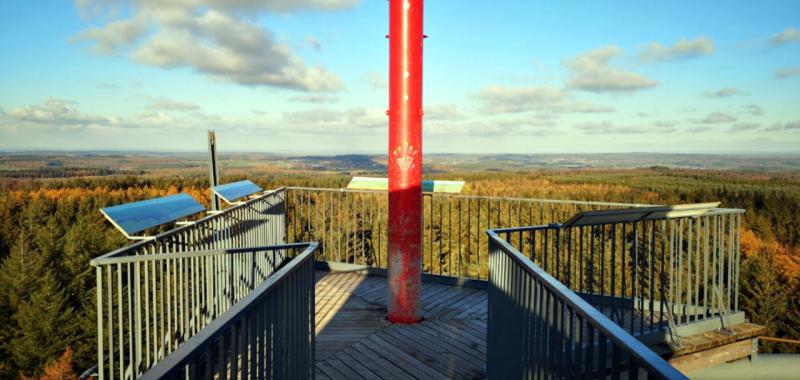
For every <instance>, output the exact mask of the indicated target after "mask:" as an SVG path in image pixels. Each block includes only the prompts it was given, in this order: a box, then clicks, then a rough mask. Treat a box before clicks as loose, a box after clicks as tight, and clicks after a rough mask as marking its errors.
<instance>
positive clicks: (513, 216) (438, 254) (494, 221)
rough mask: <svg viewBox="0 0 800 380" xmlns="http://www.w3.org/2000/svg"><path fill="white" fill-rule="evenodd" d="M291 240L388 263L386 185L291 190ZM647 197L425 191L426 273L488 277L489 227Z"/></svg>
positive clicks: (332, 255) (549, 219) (325, 257)
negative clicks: (604, 198) (534, 196)
mask: <svg viewBox="0 0 800 380" xmlns="http://www.w3.org/2000/svg"><path fill="white" fill-rule="evenodd" d="M286 204H287V206H286V207H287V208H286V217H287V229H286V233H287V235H288V240H287V241H319V242H320V251H319V253H318V254H317V260H320V261H332V262H343V263H353V264H361V265H367V266H371V267H376V268H386V265H387V261H386V260H387V259H386V255H387V249H388V248H387V227H386V226H387V223H386V221H387V218H388V193H387V192H386V191H369V190H347V189H320V188H309V187H289V188H287V189H286ZM636 206H643V205H641V204H627V203H610V202H587V201H569V200H550V199H527V198H509V197H487V196H475V195H449V194H436V193H425V194H424V196H423V247H422V248H423V250H422V267H423V271H424V272H425V273H429V274H434V275H441V276H449V277H461V278H470V279H479V280H485V279H486V278H487V274H488V265H487V263H488V257H489V256H488V252H489V244H488V241H487V239H486V236H485V235H484V231H485V230H487V229H490V228H500V227H512V226H522V225H535V224H549V223H555V222H560V221H564V220H567V219H568V218H569V217H571V216H572V215H574V214H575V213H577V212H580V211H590V210H603V209H616V208H624V207H636Z"/></svg>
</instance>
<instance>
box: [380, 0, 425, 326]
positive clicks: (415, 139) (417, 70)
mask: <svg viewBox="0 0 800 380" xmlns="http://www.w3.org/2000/svg"><path fill="white" fill-rule="evenodd" d="M422 4H423V0H389V110H388V111H387V114H388V115H389V254H388V263H387V265H388V281H389V297H388V301H389V302H388V316H387V317H388V319H389V321H391V322H398V323H416V322H419V320H420V313H419V309H420V302H419V297H420V282H421V280H422V267H421V266H422V263H421V260H420V258H421V253H422V226H421V222H422V40H423V38H424V36H423V34H422V8H423V6H422Z"/></svg>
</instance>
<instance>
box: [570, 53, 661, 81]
mask: <svg viewBox="0 0 800 380" xmlns="http://www.w3.org/2000/svg"><path fill="white" fill-rule="evenodd" d="M621 54H622V49H621V48H620V47H618V46H604V47H600V48H597V49H594V50H592V51H590V52H588V53H583V54H580V55H578V56H577V57H575V58H573V59H570V60H567V61H565V62H564V65H565V66H566V67H567V69H568V70H569V71H570V72H571V74H572V78H571V79H570V80H569V81H568V82H567V85H568V86H569V87H572V88H577V89H581V90H586V91H594V92H631V91H636V90H643V89H647V88H652V87H655V86H656V85H658V82H656V81H654V80H651V79H649V78H647V77H645V76H644V75H641V74H637V73H633V72H627V71H623V70H621V69H618V68H616V67H613V66H611V63H610V61H611V60H612V59H614V58H616V57H618V56H620V55H621Z"/></svg>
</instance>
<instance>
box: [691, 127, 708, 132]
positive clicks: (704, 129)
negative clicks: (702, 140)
mask: <svg viewBox="0 0 800 380" xmlns="http://www.w3.org/2000/svg"><path fill="white" fill-rule="evenodd" d="M711 129H712V128H711V127H692V128H689V129H687V130H686V131H687V132H691V133H702V132H710V131H711Z"/></svg>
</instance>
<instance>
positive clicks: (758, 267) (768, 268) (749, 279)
mask: <svg viewBox="0 0 800 380" xmlns="http://www.w3.org/2000/svg"><path fill="white" fill-rule="evenodd" d="M740 288H741V292H742V294H741V297H740V299H741V302H742V309H743V310H744V311H745V313H746V314H747V316H748V317H749V318H750V320H751V321H753V322H755V323H758V324H760V325H763V326H765V327H766V328H767V331H768V334H769V336H780V332H781V330H782V328H783V327H784V326H783V323H784V321H785V318H786V316H787V311H788V301H789V296H788V293H787V286H786V280H785V279H784V278H783V276H782V275H781V271H780V268H779V267H778V265H777V264H776V263H775V260H774V258H773V257H772V255H770V254H769V252H764V251H760V252H758V253H757V254H756V255H754V256H752V257H750V258H748V259H747V260H745V261H744V262H743V263H742V268H741V283H740ZM775 349H776V347H775V345H773V344H768V343H764V344H762V350H763V351H764V352H773V351H774V350H775Z"/></svg>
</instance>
